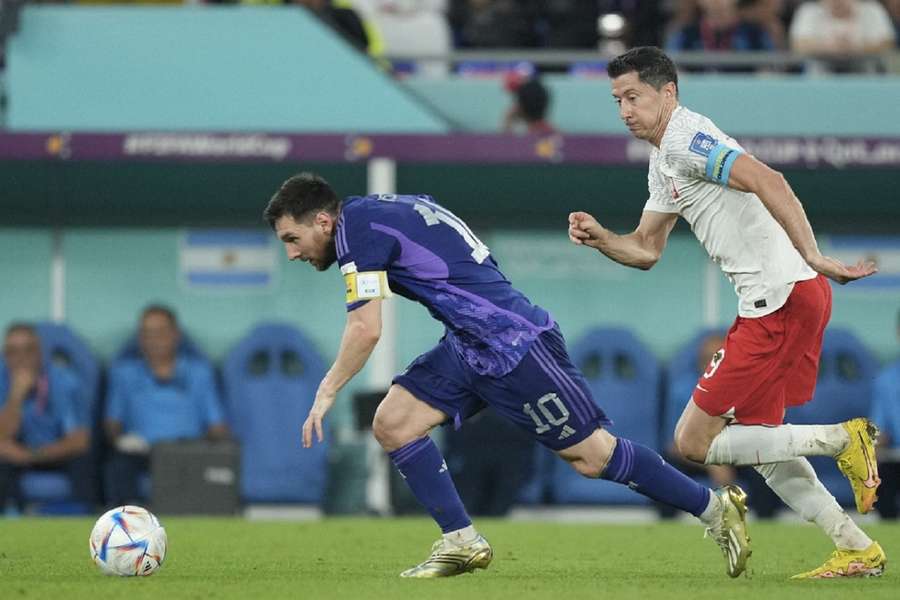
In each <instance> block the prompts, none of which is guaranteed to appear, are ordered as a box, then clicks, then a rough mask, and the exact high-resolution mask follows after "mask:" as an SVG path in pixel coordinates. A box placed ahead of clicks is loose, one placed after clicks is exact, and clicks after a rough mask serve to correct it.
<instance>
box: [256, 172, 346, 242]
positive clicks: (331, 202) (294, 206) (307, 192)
mask: <svg viewBox="0 0 900 600" xmlns="http://www.w3.org/2000/svg"><path fill="white" fill-rule="evenodd" d="M340 204H341V201H340V199H339V198H338V197H337V194H335V193H334V190H333V189H331V186H330V185H328V182H327V181H325V180H324V179H323V178H322V177H321V176H319V175H316V174H315V173H300V174H299V175H294V176H293V177H291V178H290V179H288V180H287V181H285V182H284V183H282V184H281V187H280V188H279V189H278V191H277V192H275V195H274V196H272V199H271V200H269V204H268V205H267V206H266V210H265V211H263V218H264V219H265V220H266V221H267V222H268V223H269V227H271V228H272V229H275V222H276V221H277V220H278V219H280V218H281V217H283V216H285V215H290V216H292V217H294V220H295V221H302V220H304V219H306V218H307V217H308V216H310V214H311V213H313V212H318V211H325V212H327V213H330V214H332V215H336V214H337V212H338V208H339V207H340Z"/></svg>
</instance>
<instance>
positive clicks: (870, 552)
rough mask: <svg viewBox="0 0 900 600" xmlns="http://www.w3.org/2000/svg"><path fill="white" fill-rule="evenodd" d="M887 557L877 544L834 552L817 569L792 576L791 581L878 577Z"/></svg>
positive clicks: (882, 570) (882, 571)
mask: <svg viewBox="0 0 900 600" xmlns="http://www.w3.org/2000/svg"><path fill="white" fill-rule="evenodd" d="M886 562H887V557H886V556H885V555H884V550H882V549H881V546H879V545H878V542H872V545H871V546H869V547H868V548H866V549H865V550H835V551H834V552H832V553H831V558H829V559H828V560H826V561H825V564H824V565H822V566H821V567H819V568H818V569H813V570H812V571H807V572H806V573H800V574H798V575H794V576H793V577H791V579H832V578H834V577H880V576H881V574H882V573H884V565H885V563H886Z"/></svg>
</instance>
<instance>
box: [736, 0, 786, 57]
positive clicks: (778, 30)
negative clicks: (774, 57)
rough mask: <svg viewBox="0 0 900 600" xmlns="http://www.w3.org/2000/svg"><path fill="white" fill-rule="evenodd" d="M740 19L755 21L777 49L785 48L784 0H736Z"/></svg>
mask: <svg viewBox="0 0 900 600" xmlns="http://www.w3.org/2000/svg"><path fill="white" fill-rule="evenodd" d="M738 11H739V12H740V14H741V19H742V20H744V21H745V22H747V23H755V24H756V25H758V26H759V27H761V28H762V29H763V31H765V32H766V33H767V34H768V35H769V39H770V40H771V41H772V46H773V47H774V48H775V49H778V50H784V49H786V48H787V31H786V30H785V25H784V20H783V19H782V15H783V13H784V0H738Z"/></svg>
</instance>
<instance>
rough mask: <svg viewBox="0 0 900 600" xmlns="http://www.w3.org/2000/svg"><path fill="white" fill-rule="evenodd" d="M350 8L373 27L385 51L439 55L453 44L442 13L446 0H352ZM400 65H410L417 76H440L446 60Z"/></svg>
mask: <svg viewBox="0 0 900 600" xmlns="http://www.w3.org/2000/svg"><path fill="white" fill-rule="evenodd" d="M353 7H354V8H355V9H356V10H357V11H359V13H360V15H361V16H362V17H363V19H364V22H371V23H372V24H373V25H374V26H375V28H376V29H377V31H378V32H379V33H380V35H381V37H382V38H383V43H384V51H385V52H386V53H387V54H396V53H410V54H426V55H435V56H440V55H443V54H447V53H448V52H449V51H450V50H451V48H452V47H453V38H452V35H451V32H450V26H449V24H448V23H447V18H446V16H445V13H446V11H447V0H353ZM370 37H371V36H370ZM395 64H396V62H395ZM400 64H401V66H403V67H407V68H408V67H412V68H414V72H415V73H416V74H417V75H425V76H428V77H441V76H444V75H446V74H447V61H446V60H434V59H432V60H419V61H412V60H409V61H402V62H401V63H400Z"/></svg>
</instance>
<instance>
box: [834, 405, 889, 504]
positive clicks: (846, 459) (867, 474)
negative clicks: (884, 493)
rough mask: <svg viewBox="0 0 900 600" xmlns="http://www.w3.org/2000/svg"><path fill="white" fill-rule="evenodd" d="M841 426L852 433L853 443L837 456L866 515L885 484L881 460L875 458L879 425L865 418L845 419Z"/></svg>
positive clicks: (836, 458) (851, 441) (838, 462)
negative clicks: (882, 481) (881, 473)
mask: <svg viewBox="0 0 900 600" xmlns="http://www.w3.org/2000/svg"><path fill="white" fill-rule="evenodd" d="M841 425H842V426H843V427H844V429H845V430H846V431H847V433H848V434H849V435H850V443H849V444H847V447H846V448H844V449H843V450H841V452H840V453H838V455H837V456H835V457H834V459H835V460H836V461H837V465H838V468H839V469H840V470H841V472H842V473H843V474H844V475H845V476H846V477H847V479H849V480H850V487H852V488H853V497H854V499H855V500H856V510H858V511H859V512H860V513H862V514H866V513H867V512H869V511H870V510H872V505H873V504H875V501H876V500H877V499H878V496H876V495H875V492H876V491H877V490H878V486H879V485H880V484H881V479H880V478H879V477H878V462H877V461H876V459H875V441H876V440H877V439H878V428H877V427H876V426H875V424H874V423H872V422H871V421H870V420H868V419H866V418H863V417H859V418H857V419H851V420H849V421H845V422H843V423H841Z"/></svg>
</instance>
